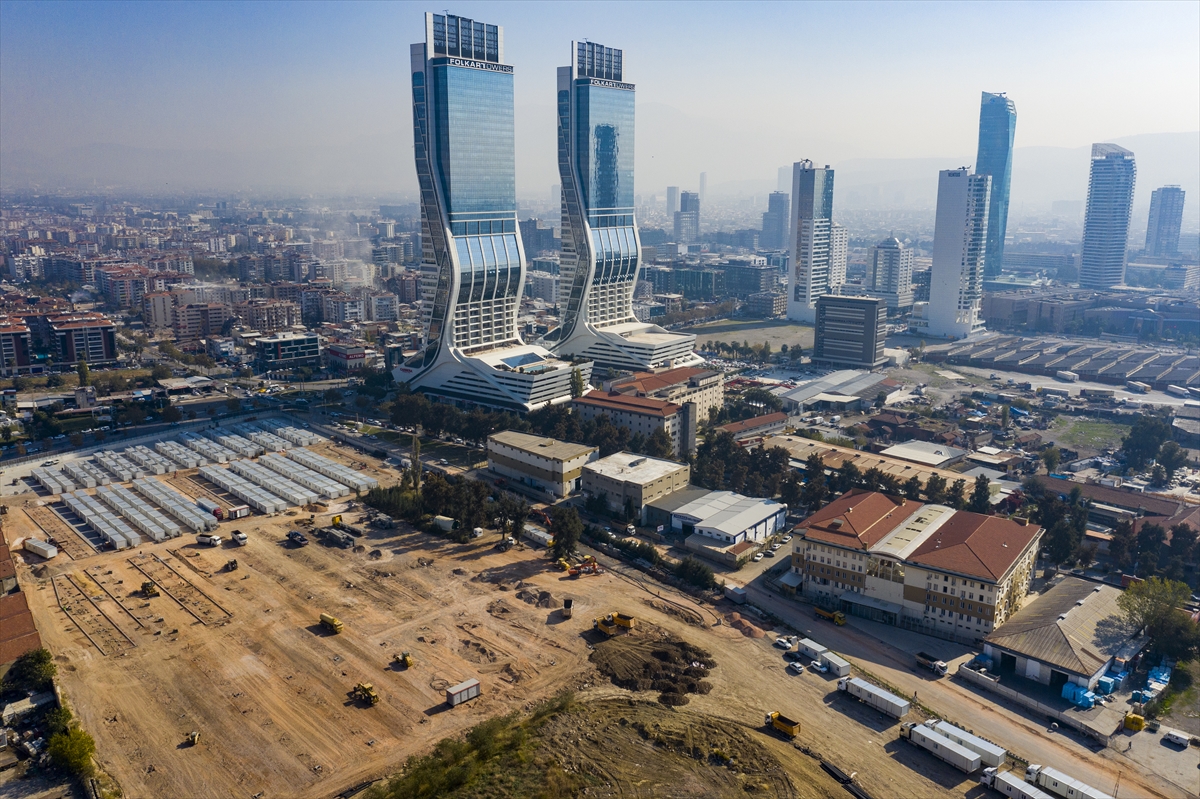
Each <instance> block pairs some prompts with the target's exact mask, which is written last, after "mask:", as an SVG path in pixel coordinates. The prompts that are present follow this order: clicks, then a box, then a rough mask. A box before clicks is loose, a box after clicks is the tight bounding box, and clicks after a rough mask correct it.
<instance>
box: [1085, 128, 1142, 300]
mask: <svg viewBox="0 0 1200 799" xmlns="http://www.w3.org/2000/svg"><path fill="white" fill-rule="evenodd" d="M1136 178H1137V164H1136V163H1135V162H1134V160H1133V153H1132V152H1130V151H1129V150H1126V149H1125V148H1124V147H1119V146H1117V145H1115V144H1093V145H1092V170H1091V175H1090V177H1089V178H1088V196H1087V212H1086V215H1085V216H1084V221H1083V246H1082V247H1081V248H1080V250H1081V251H1080V257H1079V285H1080V286H1083V287H1084V288H1089V289H1106V288H1109V287H1111V286H1118V285H1120V284H1122V283H1124V282H1125V262H1126V246H1127V245H1128V243H1129V215H1130V212H1131V211H1132V210H1133V186H1134V182H1135V180H1136Z"/></svg>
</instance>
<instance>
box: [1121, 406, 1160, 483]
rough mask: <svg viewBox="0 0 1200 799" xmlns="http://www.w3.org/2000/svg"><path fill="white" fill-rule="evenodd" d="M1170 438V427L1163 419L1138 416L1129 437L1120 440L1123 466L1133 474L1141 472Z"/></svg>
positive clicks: (1151, 416)
mask: <svg viewBox="0 0 1200 799" xmlns="http://www.w3.org/2000/svg"><path fill="white" fill-rule="evenodd" d="M1170 438H1171V426H1170V425H1169V424H1167V422H1166V420H1165V419H1163V418H1162V417H1159V416H1153V415H1148V414H1147V415H1142V416H1138V417H1137V420H1136V421H1135V422H1134V423H1133V427H1132V428H1131V429H1130V431H1129V435H1127V436H1125V438H1123V439H1121V452H1122V453H1123V454H1124V455H1125V464H1126V465H1127V466H1128V467H1129V468H1130V469H1132V470H1133V471H1135V472H1139V471H1141V470H1142V469H1144V468H1145V466H1146V464H1147V463H1149V462H1150V460H1151V459H1153V458H1155V457H1156V456H1157V455H1158V451H1159V449H1160V448H1161V447H1162V445H1163V442H1165V441H1167V440H1169V439H1170Z"/></svg>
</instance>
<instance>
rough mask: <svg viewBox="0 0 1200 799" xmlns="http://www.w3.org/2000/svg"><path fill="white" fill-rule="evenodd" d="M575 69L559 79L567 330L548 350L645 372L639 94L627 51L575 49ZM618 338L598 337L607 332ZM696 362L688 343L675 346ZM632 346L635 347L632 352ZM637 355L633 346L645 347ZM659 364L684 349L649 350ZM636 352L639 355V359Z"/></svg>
mask: <svg viewBox="0 0 1200 799" xmlns="http://www.w3.org/2000/svg"><path fill="white" fill-rule="evenodd" d="M571 52H572V62H573V63H572V65H571V66H569V67H560V68H559V70H558V98H557V99H558V103H557V107H558V167H559V173H560V176H561V177H562V255H561V259H560V264H561V266H560V275H561V280H560V282H559V297H558V305H559V314H560V316H561V325H560V326H559V328H558V329H556V330H554V331H552V332H551V333H550V334H549V335H548V336H547V338H546V340H547V342H549V343H550V345H551V346H553V347H555V348H557V349H563V350H564V351H568V352H572V353H574V354H579V353H581V352H586V354H587V355H588V357H594V358H595V359H596V360H597V362H599V363H602V364H606V365H611V366H615V367H620V368H648V367H649V366H650V365H651V362H652V361H654V360H655V356H654V355H650V356H647V355H646V351H645V350H646V348H645V345H646V343H647V342H646V341H645V340H644V336H643V337H642V339H643V340H641V341H640V342H639V341H638V336H637V334H638V333H644V330H643V328H646V327H652V326H647V325H642V324H641V323H639V322H638V321H637V318H636V317H635V316H634V314H633V290H634V287H635V286H636V284H637V276H638V270H639V267H640V261H641V252H640V250H641V247H640V240H639V237H638V229H637V223H636V220H635V219H634V194H633V161H634V158H633V157H634V147H633V133H634V98H635V95H634V91H635V87H634V85H633V84H632V83H625V82H624V63H623V62H624V58H623V54H622V52H621V51H620V50H617V49H615V48H612V47H605V46H604V45H601V44H596V43H594V42H573V43H572V45H571ZM606 330H607V331H609V332H611V333H612V335H608V336H605V335H601V331H606ZM669 338H674V339H678V342H673V343H675V344H678V343H679V342H682V343H683V345H684V346H683V349H684V350H686V352H687V354H689V355H690V353H691V343H692V342H693V341H694V338H693V337H690V336H677V337H669ZM631 342H632V344H633V345H635V346H630V344H631ZM639 344H640V346H636V345H639ZM655 349H657V350H658V360H659V361H664V360H670V359H673V358H676V357H678V356H679V355H680V354H682V353H677V352H675V350H678V349H680V346H672V347H667V348H666V350H669V353H668V354H664V353H665V352H666V350H664V349H663V347H661V346H659V347H657V348H656V347H654V346H651V347H650V350H655ZM633 350H638V351H639V352H638V353H637V354H633Z"/></svg>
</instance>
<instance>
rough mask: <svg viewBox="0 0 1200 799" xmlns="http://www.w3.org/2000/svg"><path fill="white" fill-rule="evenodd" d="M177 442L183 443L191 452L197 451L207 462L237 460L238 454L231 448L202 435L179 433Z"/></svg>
mask: <svg viewBox="0 0 1200 799" xmlns="http://www.w3.org/2000/svg"><path fill="white" fill-rule="evenodd" d="M179 443H181V444H183V445H184V446H185V447H187V448H188V449H190V450H192V451H193V452H198V453H200V454H201V455H203V456H204V457H205V458H207V459H208V461H209V463H229V462H230V461H232V460H237V457H238V454H237V453H236V452H234V451H233V450H231V449H227V448H226V447H223V446H221V445H220V444H216V443H213V442H212V441H209V440H208V439H207V438H204V437H203V436H198V435H196V434H195V433H192V432H187V433H181V434H180V436H179Z"/></svg>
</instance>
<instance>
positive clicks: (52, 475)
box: [30, 467, 75, 496]
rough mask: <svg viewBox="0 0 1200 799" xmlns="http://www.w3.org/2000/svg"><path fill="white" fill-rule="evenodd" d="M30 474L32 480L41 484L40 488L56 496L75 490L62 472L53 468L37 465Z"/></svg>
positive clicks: (73, 485)
mask: <svg viewBox="0 0 1200 799" xmlns="http://www.w3.org/2000/svg"><path fill="white" fill-rule="evenodd" d="M30 474H31V475H32V476H33V479H34V480H37V481H38V483H40V484H41V486H42V488H44V489H46V490H47V491H49V492H50V493H51V494H54V495H56V496H57V495H58V494H62V493H64V492H67V491H74V490H75V484H74V483H73V482H71V480H70V479H69V478H67V477H66V476H64V475H63V473H62V472H60V471H57V470H55V469H42V468H40V467H39V468H37V469H34V470H33V471H32V472H31V473H30Z"/></svg>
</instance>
